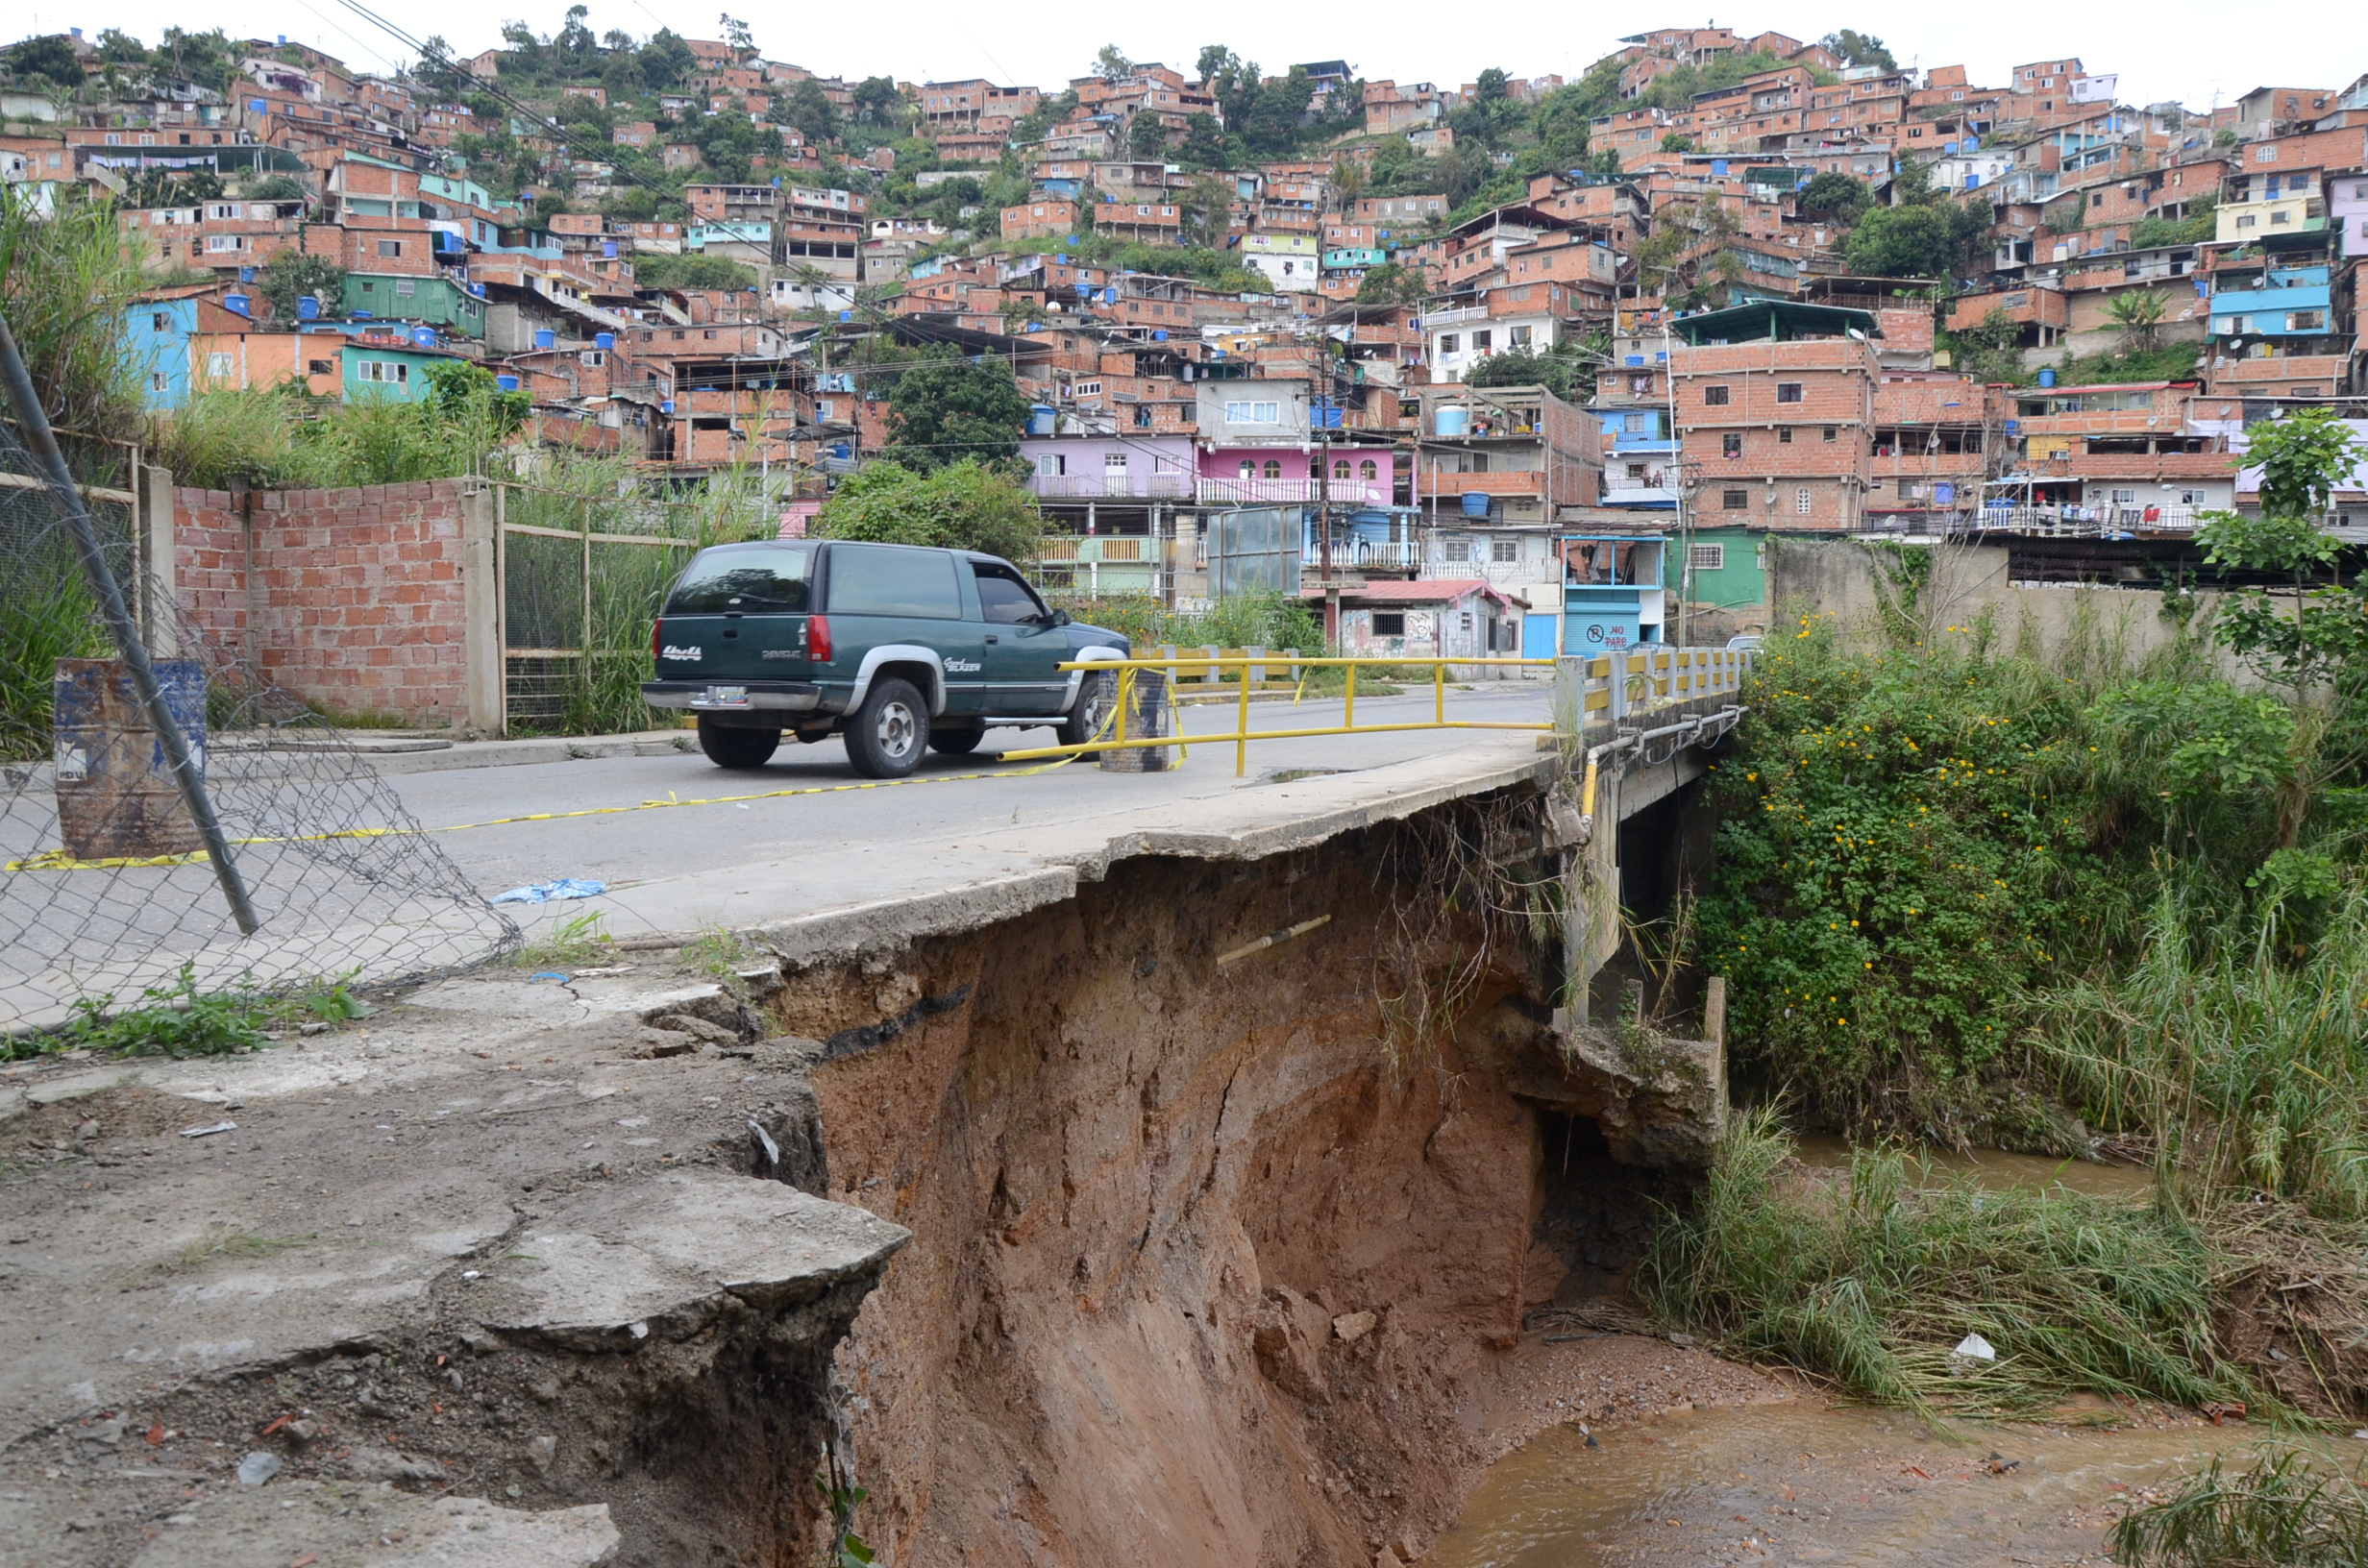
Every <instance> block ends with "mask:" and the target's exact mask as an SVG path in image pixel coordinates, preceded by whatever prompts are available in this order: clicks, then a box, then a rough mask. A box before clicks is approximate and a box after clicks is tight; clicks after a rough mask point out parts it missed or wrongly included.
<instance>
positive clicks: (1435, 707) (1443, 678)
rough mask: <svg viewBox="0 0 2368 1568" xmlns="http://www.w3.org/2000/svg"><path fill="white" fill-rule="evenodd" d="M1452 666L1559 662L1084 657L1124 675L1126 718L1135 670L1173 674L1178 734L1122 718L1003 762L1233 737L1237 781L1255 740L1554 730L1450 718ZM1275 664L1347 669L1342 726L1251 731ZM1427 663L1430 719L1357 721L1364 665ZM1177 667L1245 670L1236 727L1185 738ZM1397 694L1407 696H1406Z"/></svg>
mask: <svg viewBox="0 0 2368 1568" xmlns="http://www.w3.org/2000/svg"><path fill="white" fill-rule="evenodd" d="M1450 665H1452V666H1453V667H1455V668H1456V669H1458V670H1475V669H1492V668H1494V669H1501V668H1508V667H1510V668H1526V669H1545V670H1550V669H1552V668H1553V667H1554V661H1553V660H1552V659H1486V658H1460V659H1459V658H1443V657H1436V656H1435V657H1430V658H1421V657H1417V656H1411V655H1410V656H1406V657H1396V658H1296V657H1292V656H1289V655H1286V654H1280V653H1267V654H1242V655H1240V656H1238V657H1232V658H1225V657H1215V658H1212V657H1209V656H1206V655H1203V656H1201V657H1198V658H1190V657H1184V656H1178V657H1176V658H1172V659H1123V660H1122V659H1102V660H1091V661H1079V662H1076V663H1073V664H1064V665H1062V666H1061V667H1060V668H1061V669H1062V670H1064V671H1069V670H1083V671H1085V672H1087V673H1088V674H1097V673H1115V674H1117V675H1118V677H1119V686H1118V694H1117V698H1118V700H1117V711H1118V713H1119V714H1120V715H1125V714H1128V713H1132V712H1133V711H1134V692H1135V675H1136V673H1137V672H1139V671H1145V670H1157V671H1162V672H1166V673H1168V674H1170V676H1171V677H1172V676H1173V674H1174V672H1176V671H1179V670H1197V671H1202V672H1208V671H1233V670H1239V671H1240V672H1241V676H1242V680H1241V701H1240V704H1239V707H1238V710H1237V713H1238V717H1237V721H1236V723H1235V727H1234V728H1233V729H1232V730H1231V731H1219V732H1216V733H1212V734H1202V735H1187V734H1185V733H1184V709H1183V706H1182V705H1181V704H1180V703H1177V702H1175V701H1174V700H1173V698H1174V695H1175V694H1174V682H1173V679H1172V678H1171V680H1170V688H1169V696H1170V702H1169V712H1170V714H1171V715H1172V716H1173V719H1172V722H1173V723H1174V726H1175V731H1176V732H1175V733H1174V734H1172V735H1152V736H1141V737H1128V736H1126V735H1125V734H1124V733H1123V731H1124V727H1125V726H1124V723H1123V722H1122V723H1120V725H1119V726H1118V727H1119V730H1120V733H1119V734H1118V735H1116V736H1114V737H1113V738H1112V739H1110V740H1106V741H1102V740H1096V741H1088V742H1086V743H1084V744H1083V745H1081V746H1039V747H1028V748H1027V749H1025V750H1020V751H1006V752H1004V753H1003V760H1004V761H1006V762H1017V761H1022V760H1024V759H1027V758H1032V757H1059V756H1082V755H1084V754H1085V753H1087V752H1091V751H1120V750H1126V749H1130V748H1140V747H1153V746H1172V747H1176V748H1177V750H1178V752H1179V753H1180V754H1182V755H1184V756H1190V755H1191V754H1192V748H1193V747H1195V746H1217V745H1223V744H1224V743H1226V742H1228V741H1230V742H1232V743H1233V748H1234V750H1233V772H1234V776H1236V777H1237V778H1239V777H1245V776H1246V775H1247V774H1248V772H1249V743H1250V742H1252V741H1288V740H1297V739H1300V738H1302V737H1305V736H1309V735H1386V734H1389V733H1392V732H1393V731H1397V730H1412V729H1525V730H1530V731H1532V732H1539V731H1545V730H1551V729H1552V728H1553V727H1554V725H1553V723H1552V722H1551V721H1547V722H1545V723H1511V722H1507V721H1503V720H1490V719H1449V718H1448V717H1447V669H1448V667H1449V666H1450ZM1276 666H1282V667H1285V668H1289V669H1295V670H1301V671H1313V670H1326V669H1337V670H1345V671H1347V673H1348V675H1347V682H1346V692H1345V698H1346V711H1345V712H1344V713H1343V714H1342V716H1341V723H1337V724H1315V725H1301V726H1295V727H1293V728H1290V729H1252V728H1250V727H1249V698H1250V691H1251V686H1250V680H1251V672H1252V671H1258V672H1260V673H1261V674H1263V673H1264V672H1265V671H1267V670H1270V669H1272V668H1274V667H1276ZM1425 667H1427V668H1428V669H1429V670H1430V672H1431V694H1432V707H1431V718H1430V719H1429V720H1428V721H1427V722H1423V723H1387V724H1360V723H1357V672H1358V671H1359V670H1361V669H1364V670H1373V669H1386V670H1405V669H1410V668H1413V669H1421V668H1425ZM1306 690H1307V680H1306V677H1305V675H1302V676H1301V677H1300V680H1299V691H1298V694H1297V695H1296V696H1295V697H1294V698H1292V704H1293V706H1297V704H1298V703H1299V701H1300V700H1301V699H1302V698H1304V697H1305V696H1306ZM1399 695H1403V694H1402V693H1401V694H1399Z"/></svg>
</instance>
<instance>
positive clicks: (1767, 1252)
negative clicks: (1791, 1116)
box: [1639, 1111, 2249, 1413]
mask: <svg viewBox="0 0 2368 1568" xmlns="http://www.w3.org/2000/svg"><path fill="white" fill-rule="evenodd" d="M1790 1154H1791V1143H1790V1140H1789V1139H1787V1138H1786V1137H1785V1136H1784V1134H1783V1133H1782V1132H1781V1131H1780V1129H1779V1128H1778V1126H1777V1124H1776V1121H1775V1118H1774V1116H1773V1115H1772V1114H1770V1113H1768V1112H1765V1111H1762V1112H1759V1113H1754V1114H1751V1115H1744V1116H1742V1117H1740V1118H1739V1121H1738V1124H1737V1125H1736V1126H1735V1128H1734V1129H1733V1130H1732V1131H1731V1132H1730V1133H1729V1135H1728V1137H1727V1138H1726V1139H1724V1140H1723V1141H1722V1143H1721V1144H1720V1146H1719V1150H1718V1154H1717V1157H1716V1160H1715V1162H1714V1164H1713V1166H1712V1169H1711V1173H1710V1178H1709V1182H1708V1184H1707V1186H1706V1187H1705V1188H1704V1190H1703V1191H1702V1193H1701V1194H1700V1197H1699V1200H1698V1202H1697V1203H1696V1204H1695V1206H1694V1207H1693V1209H1692V1211H1691V1212H1690V1213H1684V1214H1674V1215H1671V1216H1669V1217H1668V1218H1667V1219H1666V1220H1665V1222H1664V1223H1663V1225H1662V1227H1661V1230H1660V1232H1659V1234H1658V1236H1657V1237H1656V1239H1655V1241H1654V1244H1653V1248H1652V1250H1651V1252H1650V1253H1649V1254H1648V1256H1647V1258H1646V1261H1645V1265H1644V1267H1643V1269H1642V1270H1641V1271H1640V1279H1639V1287H1640V1290H1641V1291H1642V1292H1643V1294H1644V1296H1645V1299H1646V1300H1647V1301H1648V1302H1649V1303H1650V1304H1651V1305H1652V1306H1653V1308H1654V1309H1655V1310H1656V1311H1659V1312H1660V1313H1661V1314H1662V1315H1663V1316H1665V1317H1666V1318H1667V1319H1669V1320H1670V1321H1672V1322H1675V1323H1679V1324H1682V1325H1684V1326H1686V1327H1688V1328H1690V1329H1692V1330H1694V1331H1695V1332H1698V1333H1701V1334H1705V1335H1712V1336H1714V1337H1716V1338H1718V1339H1720V1340H1721V1341H1723V1342H1724V1344H1725V1345H1726V1346H1727V1348H1729V1349H1730V1350H1733V1351H1736V1352H1739V1353H1741V1354H1745V1355H1757V1356H1766V1357H1774V1358H1781V1359H1783V1360H1788V1361H1790V1362H1792V1363H1793V1364H1795V1365H1797V1366H1800V1367H1802V1368H1804V1369H1806V1370H1808V1371H1810V1372H1812V1373H1813V1374H1815V1375H1817V1376H1820V1377H1823V1378H1827V1379H1830V1380H1832V1381H1833V1382H1834V1383H1835V1384H1838V1385H1839V1386H1841V1387H1843V1388H1846V1389H1848V1390H1849V1391H1850V1392H1852V1393H1855V1394H1857V1395H1860V1396H1861V1397H1863V1398H1866V1399H1871V1400H1875V1401H1878V1402H1880V1403H1884V1404H1891V1405H1903V1406H1910V1407H1914V1408H1918V1409H1927V1410H1936V1409H1949V1410H1954V1411H1958V1412H1961V1413H2016V1412H2032V1411H2035V1410H2040V1409H2046V1408H2047V1407H2049V1406H2051V1405H2053V1404H2055V1403H2057V1402H2058V1401H2059V1400H2060V1399H2061V1398H2062V1397H2063V1395H2064V1394H2065V1393H2066V1392H2067V1391H2069V1390H2071V1389H2076V1388H2091V1389H2095V1390H2098V1391H2100V1392H2104V1393H2109V1394H2118V1395H2125V1396H2145V1397H2151V1398H2157V1399H2164V1400H2169V1401H2172V1402H2174V1403H2177V1404H2181V1405H2198V1404H2202V1403H2205V1402H2206V1401H2208V1400H2213V1399H2225V1398H2234V1399H2240V1400H2241V1399H2244V1398H2246V1397H2247V1394H2248V1392H2249V1384H2248V1383H2247V1381H2246V1379H2245V1378H2244V1377H2243V1375H2242V1374H2241V1373H2240V1372H2238V1371H2237V1370H2236V1369H2234V1368H2232V1367H2231V1366H2229V1365H2228V1364H2226V1363H2225V1362H2224V1361H2223V1360H2221V1357H2220V1355H2219V1352H2218V1350H2217V1349H2216V1348H2215V1339H2214V1335H2213V1325H2212V1321H2211V1315H2210V1300H2211V1289H2210V1286H2211V1277H2212V1258H2211V1254H2210V1250H2209V1249H2208V1246H2207V1245H2206V1244H2205V1242H2204V1241H2203V1239H2202V1238H2201V1237H2199V1236H2198V1235H2197V1234H2196V1233H2195V1231H2194V1230H2193V1228H2192V1227H2190V1226H2189V1225H2188V1224H2187V1223H2186V1222H2185V1221H2184V1220H2183V1218H2181V1217H2180V1216H2179V1215H2178V1214H2177V1213H2175V1212H2173V1211H2171V1210H2169V1209H2167V1208H2164V1207H2148V1206H2143V1205H2138V1204H2133V1203H2128V1202H2121V1201H2115V1200H2109V1199H2103V1198H2097V1197H2091V1196H2088V1195H2085V1194H2083V1193H2079V1192H2074V1191H2071V1190H2069V1189H2067V1188H2062V1187H2060V1186H2058V1187H2050V1188H2045V1189H2043V1190H2037V1191H2034V1190H2030V1189H2026V1188H2011V1189H2009V1190H2005V1191H1991V1190H1986V1189H1984V1188H1981V1187H1980V1186H1978V1185H1976V1183H1975V1182H1974V1181H1973V1180H1972V1179H1971V1178H1968V1177H1960V1178H1956V1179H1953V1180H1939V1179H1936V1177H1934V1175H1933V1173H1931V1172H1929V1171H1924V1170H1919V1169H1917V1168H1915V1167H1914V1166H1913V1165H1912V1164H1911V1162H1910V1160H1909V1159H1908V1157H1907V1156H1905V1155H1903V1154H1900V1153H1898V1152H1896V1151H1891V1150H1861V1151H1860V1152H1859V1153H1858V1154H1856V1155H1855V1156H1854V1157H1853V1159H1852V1161H1851V1164H1850V1166H1849V1169H1848V1171H1847V1172H1846V1173H1844V1174H1840V1175H1837V1176H1835V1177H1832V1178H1825V1177H1821V1176H1819V1175H1816V1174H1813V1173H1806V1172H1802V1171H1800V1170H1799V1169H1798V1168H1797V1167H1792V1166H1790V1164H1789V1159H1790ZM1968 1333H1974V1334H1979V1335H1982V1336H1983V1337H1984V1338H1985V1339H1986V1340H1988V1341H1989V1342H1990V1344H1991V1345H1993V1346H1994V1347H1996V1350H1997V1352H1998V1358H1997V1360H1995V1361H1994V1362H1992V1363H1988V1364H1986V1365H1975V1366H1970V1367H1969V1366H1965V1365H1963V1364H1960V1365H1959V1366H1957V1367H1954V1368H1953V1367H1952V1365H1951V1360H1950V1356H1951V1351H1952V1349H1953V1348H1954V1347H1955V1346H1956V1345H1957V1344H1958V1343H1959V1341H1961V1339H1962V1338H1963V1337H1964V1335H1967V1334H1968Z"/></svg>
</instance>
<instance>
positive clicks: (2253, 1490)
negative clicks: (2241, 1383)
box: [2112, 1443, 2368, 1568]
mask: <svg viewBox="0 0 2368 1568" xmlns="http://www.w3.org/2000/svg"><path fill="white" fill-rule="evenodd" d="M2363 1479H2368V1478H2363V1476H2362V1474H2361V1471H2360V1470H2359V1469H2358V1468H2355V1469H2354V1470H2353V1471H2352V1472H2351V1473H2350V1474H2348V1475H2347V1474H2345V1473H2344V1471H2343V1470H2342V1468H2341V1467H2340V1466H2338V1465H2337V1464H2336V1463H2335V1462H2333V1461H2332V1460H2331V1458H2329V1457H2328V1456H2327V1455H2325V1454H2316V1453H2312V1452H2309V1451H2307V1450H2306V1449H2302V1448H2298V1447H2296V1446H2294V1445H2292V1444H2291V1443H2273V1444H2269V1445H2265V1446H2264V1447H2263V1449H2262V1450H2261V1451H2260V1452H2259V1453H2258V1454H2257V1455H2256V1456H2255V1460H2254V1464H2253V1466H2252V1468H2250V1469H2248V1470H2244V1471H2241V1472H2238V1473H2234V1474H2232V1473H2231V1472H2230V1471H2229V1470H2228V1469H2227V1468H2226V1467H2225V1460H2224V1458H2223V1457H2222V1456H2218V1455H2215V1456H2213V1458H2212V1461H2211V1464H2210V1465H2209V1466H2208V1468H2206V1469H2205V1470H2203V1471H2200V1472H2198V1473H2197V1474H2195V1475H2192V1476H2189V1477H2188V1478H2187V1479H2186V1480H2185V1481H2184V1482H2182V1483H2181V1484H2180V1485H2179V1486H2178V1488H2177V1489H2176V1490H2175V1491H2174V1492H2173V1494H2172V1495H2171V1496H2170V1497H2169V1498H2168V1499H2167V1500H2165V1501H2163V1502H2161V1503H2158V1504H2157V1505H2155V1506H2154V1507H2149V1508H2142V1509H2139V1510H2137V1511H2135V1512H2133V1513H2130V1514H2127V1515H2125V1516H2123V1517H2122V1518H2121V1519H2120V1520H2119V1521H2117V1522H2116V1523H2115V1524H2114V1526H2113V1535H2112V1541H2113V1560H2114V1561H2115V1562H2117V1563H2124V1564H2127V1565H2128V1568H2266V1565H2268V1564H2272V1563H2275V1564H2279V1565H2280V1568H2356V1565H2357V1564H2360V1563H2363V1562H2368V1488H2363V1486H2362V1481H2363Z"/></svg>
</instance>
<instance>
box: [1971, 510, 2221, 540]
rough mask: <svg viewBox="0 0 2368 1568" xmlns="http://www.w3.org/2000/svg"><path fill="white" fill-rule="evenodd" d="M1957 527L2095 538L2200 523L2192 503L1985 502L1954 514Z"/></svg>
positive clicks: (2189, 528) (2188, 528) (2185, 528)
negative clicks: (1977, 508)
mask: <svg viewBox="0 0 2368 1568" xmlns="http://www.w3.org/2000/svg"><path fill="white" fill-rule="evenodd" d="M1951 526H1952V527H1957V528H1963V529H1974V528H1986V529H1990V530H1992V531H1998V532H2006V533H2025V534H2034V535H2036V536H2038V537H2041V538H2052V539H2095V538H2099V537H2102V536H2105V535H2109V534H2115V533H2193V532H2194V531H2195V530H2196V529H2197V528H2198V527H2202V524H2201V522H2200V521H2199V520H2198V518H2197V516H2196V512H2195V508H2193V507H2191V506H2135V505H2129V504H2119V505H2110V506H1986V507H1984V508H1983V509H1982V510H1981V511H1979V512H1976V513H1972V514H1970V515H1967V514H1954V515H1953V517H1952V522H1951Z"/></svg>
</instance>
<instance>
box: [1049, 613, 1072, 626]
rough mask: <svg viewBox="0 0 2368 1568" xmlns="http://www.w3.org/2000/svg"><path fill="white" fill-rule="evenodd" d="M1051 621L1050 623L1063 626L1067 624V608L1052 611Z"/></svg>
mask: <svg viewBox="0 0 2368 1568" xmlns="http://www.w3.org/2000/svg"><path fill="white" fill-rule="evenodd" d="M1051 622H1052V625H1056V626H1065V625H1069V612H1068V611H1067V610H1054V611H1053V612H1052V617H1051Z"/></svg>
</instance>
